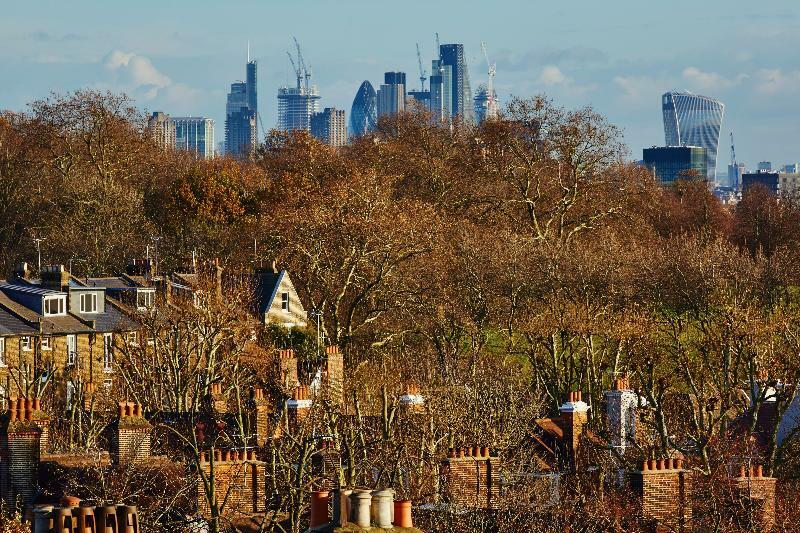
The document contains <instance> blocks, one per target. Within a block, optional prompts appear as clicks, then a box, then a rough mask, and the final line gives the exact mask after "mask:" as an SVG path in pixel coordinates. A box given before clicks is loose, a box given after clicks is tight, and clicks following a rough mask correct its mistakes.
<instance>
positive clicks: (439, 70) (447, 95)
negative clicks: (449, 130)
mask: <svg viewBox="0 0 800 533" xmlns="http://www.w3.org/2000/svg"><path fill="white" fill-rule="evenodd" d="M452 70H453V69H452V68H451V67H450V66H449V65H447V66H446V65H444V63H442V61H441V60H440V59H434V60H433V61H431V77H430V79H429V82H430V92H431V96H430V111H431V115H432V118H433V119H434V120H435V121H437V122H444V121H446V120H449V119H450V116H451V115H450V112H451V105H450V101H451V93H452V92H451V90H450V89H451V86H452V83H451V80H452Z"/></svg>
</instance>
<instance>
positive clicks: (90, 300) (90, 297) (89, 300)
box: [81, 292, 97, 313]
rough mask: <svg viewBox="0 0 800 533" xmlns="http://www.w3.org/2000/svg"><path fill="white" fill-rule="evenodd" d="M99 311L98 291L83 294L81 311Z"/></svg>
mask: <svg viewBox="0 0 800 533" xmlns="http://www.w3.org/2000/svg"><path fill="white" fill-rule="evenodd" d="M96 312H97V293H94V292H87V293H85V294H81V313H96Z"/></svg>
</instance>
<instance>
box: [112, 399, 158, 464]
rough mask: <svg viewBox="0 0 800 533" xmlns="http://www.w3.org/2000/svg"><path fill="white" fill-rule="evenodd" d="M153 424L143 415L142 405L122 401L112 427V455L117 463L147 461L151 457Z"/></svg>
mask: <svg viewBox="0 0 800 533" xmlns="http://www.w3.org/2000/svg"><path fill="white" fill-rule="evenodd" d="M152 431H153V426H152V425H150V422H148V421H147V420H146V419H145V418H144V417H143V416H142V406H141V405H140V404H138V403H134V402H120V403H119V410H118V412H117V420H116V423H115V425H114V426H113V427H112V434H111V456H112V458H113V460H114V462H115V463H116V464H122V463H127V462H138V461H145V460H147V459H148V458H149V457H150V446H151V442H152Z"/></svg>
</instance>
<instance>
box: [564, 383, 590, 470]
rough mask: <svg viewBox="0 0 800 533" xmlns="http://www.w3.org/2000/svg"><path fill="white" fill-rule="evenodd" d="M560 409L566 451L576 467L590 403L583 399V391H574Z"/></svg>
mask: <svg viewBox="0 0 800 533" xmlns="http://www.w3.org/2000/svg"><path fill="white" fill-rule="evenodd" d="M559 411H561V420H562V422H563V425H564V446H565V448H566V450H565V451H566V452H567V456H568V458H569V462H570V466H571V467H572V468H574V467H575V464H576V458H577V453H578V448H579V447H580V443H581V437H582V436H583V432H584V427H585V426H586V424H587V423H588V421H589V405H587V404H586V403H585V402H584V401H583V398H582V393H581V391H573V392H570V393H568V394H567V401H566V402H564V404H563V405H561V407H560V408H559Z"/></svg>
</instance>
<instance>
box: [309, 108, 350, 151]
mask: <svg viewBox="0 0 800 533" xmlns="http://www.w3.org/2000/svg"><path fill="white" fill-rule="evenodd" d="M311 135H313V136H314V137H316V138H317V139H319V140H320V141H322V142H324V143H325V144H328V145H330V146H344V145H345V144H347V122H346V121H345V118H344V109H336V108H335V107H326V108H325V109H324V110H323V111H322V112H321V113H314V115H313V116H312V117H311Z"/></svg>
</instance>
